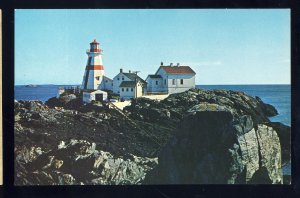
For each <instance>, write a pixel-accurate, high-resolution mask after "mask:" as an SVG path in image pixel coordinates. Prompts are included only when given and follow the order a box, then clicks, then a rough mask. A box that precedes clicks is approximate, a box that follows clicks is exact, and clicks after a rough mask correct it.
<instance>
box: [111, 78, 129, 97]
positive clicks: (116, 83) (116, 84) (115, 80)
mask: <svg viewBox="0 0 300 198" xmlns="http://www.w3.org/2000/svg"><path fill="white" fill-rule="evenodd" d="M122 77H124V80H122ZM118 78H119V80H118ZM123 81H131V80H130V79H129V78H128V77H127V76H125V75H124V74H123V73H119V74H118V75H116V76H115V77H114V78H113V92H114V93H116V94H119V93H120V90H119V86H120V84H121V82H123Z"/></svg>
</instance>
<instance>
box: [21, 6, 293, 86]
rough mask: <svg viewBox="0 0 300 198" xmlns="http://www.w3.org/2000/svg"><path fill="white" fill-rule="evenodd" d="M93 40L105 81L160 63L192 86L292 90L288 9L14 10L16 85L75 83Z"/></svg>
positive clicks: (148, 69) (148, 70)
mask: <svg viewBox="0 0 300 198" xmlns="http://www.w3.org/2000/svg"><path fill="white" fill-rule="evenodd" d="M94 38H96V39H97V40H98V41H99V42H100V45H101V46H100V47H101V48H102V49H103V50H104V52H103V64H104V67H105V73H106V75H107V76H108V77H110V78H113V77H114V76H115V75H116V74H117V73H118V72H119V69H120V68H121V67H122V68H123V70H125V71H128V70H129V69H130V70H135V71H136V70H138V71H141V72H140V73H139V75H140V76H141V77H142V78H146V76H147V75H148V74H153V73H155V71H156V70H157V68H158V67H159V65H160V62H161V61H163V62H164V64H165V65H167V64H169V63H171V62H172V63H174V64H176V63H180V64H181V65H189V66H191V67H192V68H193V69H194V70H195V71H196V73H197V75H196V84H290V10H289V9H235V10H233V9H216V10H213V9H198V10H197V9H183V10H182V9H175V10H149V9H148V10H101V9H100V10H88V9H87V10H34V9H33V10H16V11H15V84H17V85H18V84H81V81H82V77H83V73H84V69H85V65H86V61H87V55H86V53H85V51H86V49H88V48H89V43H90V42H91V41H92V40H93V39H94Z"/></svg>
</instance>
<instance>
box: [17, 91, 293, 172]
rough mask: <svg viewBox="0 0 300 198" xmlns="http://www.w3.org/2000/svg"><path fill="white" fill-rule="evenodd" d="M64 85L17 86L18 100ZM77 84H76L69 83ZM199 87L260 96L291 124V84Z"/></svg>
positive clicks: (43, 98)
mask: <svg viewBox="0 0 300 198" xmlns="http://www.w3.org/2000/svg"><path fill="white" fill-rule="evenodd" d="M61 86H64V85H38V86H37V87H26V86H24V85H16V86H15V90H14V92H15V99H16V100H40V101H42V102H45V101H47V100H48V99H49V98H51V97H55V96H56V94H57V90H58V88H59V87H61ZM67 86H75V85H67ZM196 87H197V88H200V89H206V90H212V89H225V90H235V91H242V92H245V93H246V94H248V95H250V96H253V97H255V96H258V97H260V98H261V99H262V101H263V102H265V103H268V104H271V105H273V106H274V107H275V108H276V109H277V111H278V113H279V114H278V115H277V116H274V117H271V118H270V120H271V121H273V122H281V123H283V124H285V125H288V126H291V86H290V85H197V86H196ZM283 173H284V175H290V174H291V164H287V165H285V166H284V167H283Z"/></svg>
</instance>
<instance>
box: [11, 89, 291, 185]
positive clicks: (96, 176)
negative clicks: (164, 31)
mask: <svg viewBox="0 0 300 198" xmlns="http://www.w3.org/2000/svg"><path fill="white" fill-rule="evenodd" d="M48 107H50V108H48ZM273 110H274V109H273V108H272V106H269V105H267V104H264V103H263V102H262V101H261V100H260V99H258V98H253V97H250V96H247V95H246V94H245V93H243V92H236V91H226V90H212V91H205V90H200V89H190V90H188V91H186V92H184V93H179V94H172V95H170V96H169V97H168V98H166V99H165V100H162V101H160V102H159V101H155V100H150V99H146V98H138V99H137V100H133V101H132V104H131V106H129V107H125V108H124V111H123V112H122V111H119V110H115V109H109V108H107V105H105V104H104V103H97V102H96V103H91V104H83V103H82V101H81V99H80V98H79V97H77V98H76V97H74V96H72V95H71V96H70V95H64V96H62V97H61V98H60V99H57V98H51V99H49V100H48V101H47V102H46V105H43V104H42V103H41V102H37V101H30V102H29V101H15V125H14V126H15V164H16V165H15V167H16V168H15V169H16V171H15V173H16V175H15V181H16V182H15V183H16V184H20V185H35V184H47V185H56V184H66V185H68V184H140V183H146V184H153V183H155V184H162V183H165V184H169V183H173V184H177V183H181V184H193V183H195V184H204V183H205V184H208V183H212V184H215V183H239V184H242V183H249V182H253V181H256V177H257V176H259V175H264V174H265V173H263V174H258V173H259V172H258V170H259V171H261V167H266V171H267V173H268V175H269V178H270V180H271V183H282V174H281V173H280V171H281V155H280V143H281V150H282V151H283V157H282V158H283V161H288V160H289V155H288V154H289V153H290V150H288V148H289V145H290V141H289V138H288V137H289V136H290V131H288V129H289V128H287V127H286V126H284V125H281V124H274V123H269V119H268V116H270V115H273V114H274V111H273ZM277 134H278V135H277ZM278 137H279V138H278ZM72 139H73V140H72ZM279 139H280V141H279ZM37 148H39V149H37ZM137 156H139V157H137ZM157 156H159V164H158V165H157V158H156V157H157ZM150 172H151V173H150ZM257 172H258V173H257ZM253 175H254V176H255V178H253V177H254V176H253ZM145 177H146V179H145ZM257 181H258V180H257ZM264 181H267V180H264Z"/></svg>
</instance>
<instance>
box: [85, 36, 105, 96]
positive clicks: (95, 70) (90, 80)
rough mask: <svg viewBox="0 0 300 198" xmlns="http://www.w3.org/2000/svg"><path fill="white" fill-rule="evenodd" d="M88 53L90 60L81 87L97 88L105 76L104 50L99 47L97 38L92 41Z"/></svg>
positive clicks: (87, 88) (86, 88)
mask: <svg viewBox="0 0 300 198" xmlns="http://www.w3.org/2000/svg"><path fill="white" fill-rule="evenodd" d="M86 53H87V55H88V61H87V64H86V68H85V72H84V76H83V81H82V85H81V88H82V89H83V90H97V89H98V88H99V86H100V84H101V82H102V80H103V77H104V67H103V63H102V50H101V49H100V48H99V43H98V42H97V41H96V39H94V41H93V42H91V43H90V49H88V50H87V51H86Z"/></svg>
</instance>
